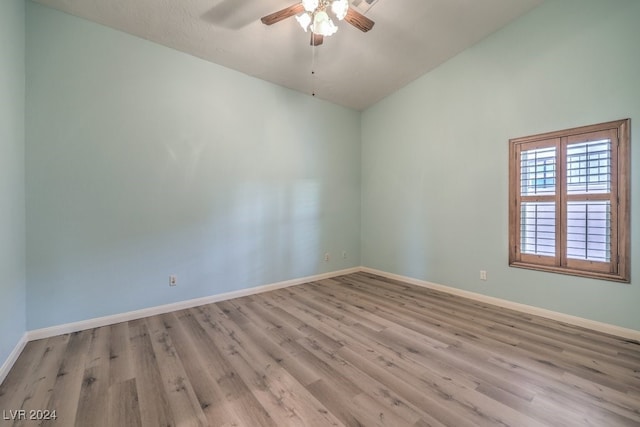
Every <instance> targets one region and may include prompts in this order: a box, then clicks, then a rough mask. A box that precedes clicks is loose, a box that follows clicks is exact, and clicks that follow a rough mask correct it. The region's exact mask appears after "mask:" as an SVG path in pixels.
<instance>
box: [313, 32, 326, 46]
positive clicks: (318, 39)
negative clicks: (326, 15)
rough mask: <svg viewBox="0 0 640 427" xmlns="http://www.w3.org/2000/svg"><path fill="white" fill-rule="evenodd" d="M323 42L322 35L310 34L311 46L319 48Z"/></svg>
mask: <svg viewBox="0 0 640 427" xmlns="http://www.w3.org/2000/svg"><path fill="white" fill-rule="evenodd" d="M323 42H324V36H323V35H322V34H316V33H311V46H320V45H321V44H322V43H323Z"/></svg>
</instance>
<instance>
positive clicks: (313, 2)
mask: <svg viewBox="0 0 640 427" xmlns="http://www.w3.org/2000/svg"><path fill="white" fill-rule="evenodd" d="M302 6H303V7H304V10H306V11H307V12H311V13H313V11H314V10H316V9H317V8H318V0H302Z"/></svg>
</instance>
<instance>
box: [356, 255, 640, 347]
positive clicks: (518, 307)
mask: <svg viewBox="0 0 640 427" xmlns="http://www.w3.org/2000/svg"><path fill="white" fill-rule="evenodd" d="M360 271H362V272H365V273H371V274H376V275H378V276H382V277H387V278H389V279H394V280H398V281H401V282H406V283H410V284H412V285H416V286H422V287H425V288H429V289H435V290H437V291H442V292H446V293H449V294H453V295H458V296H461V297H465V298H469V299H472V300H476V301H479V302H483V303H487V304H492V305H497V306H499V307H504V308H508V309H511V310H515V311H520V312H522V313H527V314H533V315H535V316H540V317H544V318H547V319H551V320H556V321H558V322H564V323H568V324H570V325H574V326H580V327H582V328H587V329H592V330H594V331H598V332H603V333H605V334H610V335H615V336H618V337H621V338H625V339H631V340H634V341H638V342H640V331H636V330H635V329H628V328H623V327H622V326H616V325H610V324H608V323H603V322H598V321H595V320H590V319H584V318H582V317H578V316H572V315H570V314H564V313H559V312H557V311H552V310H547V309H544V308H539V307H534V306H531V305H526V304H521V303H517V302H513V301H509V300H505V299H501V298H496V297H490V296H487V295H482V294H478V293H475V292H471V291H465V290H463V289H457V288H452V287H450V286H445V285H439V284H437V283H431V282H427V281H425V280H419V279H414V278H413V277H407V276H401V275H399V274H393V273H387V272H386V271H381V270H376V269H373V268H368V267H361V268H360Z"/></svg>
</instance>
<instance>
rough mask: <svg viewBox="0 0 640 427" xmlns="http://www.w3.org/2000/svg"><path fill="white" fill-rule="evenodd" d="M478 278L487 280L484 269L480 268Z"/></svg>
mask: <svg viewBox="0 0 640 427" xmlns="http://www.w3.org/2000/svg"><path fill="white" fill-rule="evenodd" d="M480 280H487V272H486V271H485V270H480Z"/></svg>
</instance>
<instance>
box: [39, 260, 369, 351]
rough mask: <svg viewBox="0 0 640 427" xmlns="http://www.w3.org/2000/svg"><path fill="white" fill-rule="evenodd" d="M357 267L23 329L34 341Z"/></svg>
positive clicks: (269, 288)
mask: <svg viewBox="0 0 640 427" xmlns="http://www.w3.org/2000/svg"><path fill="white" fill-rule="evenodd" d="M358 271H360V268H359V267H354V268H348V269H345V270H338V271H332V272H329V273H322V274H316V275H313V276H307V277H301V278H298V279H291V280H285V281H283V282H277V283H271V284H268V285H263V286H257V287H254V288H248V289H241V290H238V291H232V292H226V293H223V294H217V295H211V296H207V297H202V298H195V299H190V300H186V301H180V302H175V303H172V304H165V305H159V306H156V307H149V308H144V309H141V310H135V311H129V312H126V313H120V314H114V315H111V316H104V317H96V318H93V319H87V320H81V321H79V322H74V323H66V324H63V325H56V326H51V327H48V328H42V329H35V330H33V331H29V332H27V340H28V341H34V340H39V339H43V338H49V337H54V336H56V335H62V334H70V333H73V332H78V331H83V330H85V329H93V328H99V327H101V326H107V325H113V324H116V323H120V322H128V321H130V320H135V319H141V318H143V317H149V316H155V315H157V314H164V313H169V312H172V311H176V310H184V309H186V308H191V307H197V306H199V305H205V304H211V303H214V302H218V301H225V300H229V299H233V298H239V297H243V296H247V295H254V294H259V293H262V292H267V291H272V290H275V289H281V288H287V287H289V286H296V285H301V284H303V283H307V282H313V281H316V280H322V279H329V278H331V277H336V276H342V275H344V274H350V273H356V272H358Z"/></svg>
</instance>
